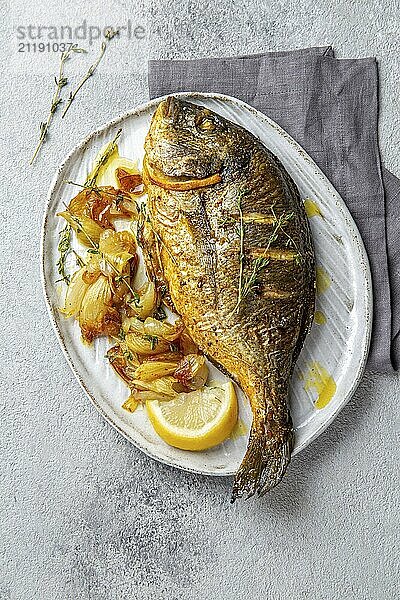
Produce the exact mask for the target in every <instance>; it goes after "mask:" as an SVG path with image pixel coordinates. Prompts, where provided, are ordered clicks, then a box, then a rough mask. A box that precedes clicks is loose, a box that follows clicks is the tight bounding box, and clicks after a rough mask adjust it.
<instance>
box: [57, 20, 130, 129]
mask: <svg viewBox="0 0 400 600" xmlns="http://www.w3.org/2000/svg"><path fill="white" fill-rule="evenodd" d="M116 35H119V31H118V30H114V29H112V28H110V29H107V31H106V33H105V35H104V37H105V40H104V41H103V42H102V44H101V48H100V54H99V56H98V58H97V60H96V61H95V62H94V63H93V64H92V65H91V66H90V67H89V69H88V71H87V72H86V73H85V75H84V76H83V78H82V79H81V81H80V82H79V83H78V85H77V87H76V88H75V90H74V91H73V92H71V93H70V95H69V98H68V102H67V105H66V107H65V109H64V112H63V114H62V115H61V118H62V119H63V118H64V117H65V115H66V114H67V112H68V111H69V109H70V108H71V104H72V103H73V101H74V100H75V98H76V96H77V95H78V94H79V92H80V90H81V89H82V87H83V86H84V85H85V83H86V82H87V80H88V79H90V77H92V75H93V74H94V72H95V71H96V69H97V67H98V66H99V64H100V62H101V60H102V58H103V56H104V54H105V51H106V50H107V46H108V44H109V42H110V41H111V40H112V39H113V38H114V37H115V36H116Z"/></svg>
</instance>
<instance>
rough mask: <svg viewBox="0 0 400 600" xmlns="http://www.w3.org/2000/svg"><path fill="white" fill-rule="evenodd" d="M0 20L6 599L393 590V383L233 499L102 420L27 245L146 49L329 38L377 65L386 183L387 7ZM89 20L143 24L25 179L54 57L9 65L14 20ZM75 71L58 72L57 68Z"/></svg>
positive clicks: (397, 134)
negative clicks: (264, 489) (67, 165)
mask: <svg viewBox="0 0 400 600" xmlns="http://www.w3.org/2000/svg"><path fill="white" fill-rule="evenodd" d="M1 17H2V19H1V21H2V25H1V26H2V30H3V31H2V41H3V45H2V51H1V52H2V61H1V62H2V65H3V67H4V70H5V73H6V76H5V77H3V86H2V97H1V100H2V108H1V119H2V127H1V129H0V136H1V150H2V154H3V159H2V165H3V169H2V174H1V178H2V182H1V183H2V188H1V189H2V201H1V202H2V203H1V219H0V227H1V240H2V252H1V253H0V262H1V286H0V295H1V311H0V320H1V323H0V331H1V335H2V342H1V349H0V357H1V373H2V392H1V394H0V428H1V435H0V445H1V457H2V458H1V461H2V465H1V492H2V493H1V497H2V501H1V507H0V531H1V533H0V538H1V565H0V599H1V600H9V599H12V600H14V599H15V600H16V599H18V600H19V599H21V600H31V599H34V598H35V599H36V598H37V599H40V600H80V599H85V600H86V599H94V600H125V599H126V600H128V599H129V600H130V599H136V598H138V599H139V598H140V599H141V600H150V599H151V600H162V599H170V600H179V599H186V600H191V599H196V600H197V599H198V600H203V599H204V600H205V599H214V598H215V599H218V600H219V599H221V600H230V599H233V598H241V599H247V598H248V599H250V598H251V599H252V600H254V599H258V598H259V599H261V598H262V599H268V600H292V599H293V600H298V599H300V598H304V599H308V598H310V599H312V600H337V599H338V598H349V599H356V600H369V599H373V600H392V599H395V598H397V597H398V594H399V590H398V559H399V555H398V549H397V550H396V547H398V534H399V529H398V500H399V497H398V484H399V482H398V475H397V473H398V467H397V463H398V456H399V452H398V431H399V423H398V413H399V408H398V407H399V397H400V382H399V378H398V377H397V376H383V375H376V374H373V373H367V374H366V375H365V377H364V379H363V381H362V383H361V385H360V387H359V389H358V391H357V393H356V394H355V396H354V398H353V400H352V401H351V402H350V403H349V405H348V406H347V407H346V408H345V410H343V412H342V413H341V414H340V416H339V417H338V418H337V420H336V422H335V423H334V424H333V425H332V426H331V427H330V428H329V430H328V431H327V432H326V433H325V434H324V435H322V436H321V437H320V438H319V439H318V440H317V441H316V442H314V443H313V444H312V445H311V446H310V447H309V448H308V449H306V450H305V451H304V452H303V453H302V454H301V456H299V457H296V458H295V460H294V461H293V464H292V466H291V469H290V472H289V473H288V475H287V477H286V478H285V481H284V482H283V483H282V484H281V485H280V486H279V487H278V488H277V489H276V490H275V491H274V492H273V493H272V494H271V495H270V496H268V497H267V498H264V499H262V500H254V501H247V502H238V503H236V504H235V505H234V506H231V505H230V504H229V490H230V485H231V481H230V480H228V479H213V478H206V477H200V476H194V475H189V474H185V473H182V472H179V471H176V470H174V469H172V468H169V467H165V466H163V465H160V464H158V463H156V462H153V461H152V460H150V459H148V458H147V457H145V456H144V455H142V454H141V453H140V452H139V451H138V450H136V449H135V448H134V447H132V446H131V445H129V444H128V443H127V442H126V441H125V440H124V439H122V438H121V437H120V436H119V435H118V434H117V433H116V432H115V431H114V430H113V429H112V428H111V427H110V426H109V425H107V424H106V423H105V422H104V421H103V420H102V419H101V417H100V416H99V415H98V414H97V413H96V411H95V409H94V408H93V407H92V406H91V405H90V403H89V401H88V400H87V398H86V397H85V396H84V394H83V392H82V391H81V389H80V388H79V386H78V384H77V382H76V381H75V379H74V378H73V376H72V374H71V372H70V370H69V368H68V366H67V364H66V362H65V360H64V358H63V355H62V353H61V350H60V349H59V347H58V345H57V341H56V338H55V335H54V334H53V332H52V329H51V326H50V322H49V320H48V317H47V314H46V309H45V305H44V301H43V298H42V291H41V284H40V275H39V260H38V253H39V250H38V249H39V239H40V225H41V219H42V212H43V207H44V202H45V194H46V190H47V188H48V186H49V183H50V180H51V177H52V175H53V172H54V170H55V167H56V165H57V164H58V162H59V161H60V159H61V158H62V157H63V156H64V155H65V154H66V152H67V151H68V150H69V149H70V148H71V147H72V146H73V145H74V144H75V143H76V142H78V141H79V140H80V139H81V138H82V137H84V136H85V135H86V134H87V133H89V132H90V131H91V130H92V129H94V128H95V127H97V126H99V125H101V124H102V123H103V122H105V121H107V120H108V119H110V118H111V117H113V116H114V115H116V114H118V113H120V112H123V111H125V110H126V109H129V108H130V107H132V106H133V105H134V104H136V103H138V102H141V101H143V100H145V99H146V95H147V90H146V58H147V54H148V53H149V54H150V55H151V56H152V57H153V58H154V57H161V56H169V57H192V56H205V55H224V54H232V53H236V52H238V53H248V52H259V51H264V50H268V49H269V50H274V49H285V48H295V47H304V46H307V45H317V44H318V45H325V44H329V43H331V44H333V46H334V47H335V49H336V50H337V53H338V55H339V56H342V57H344V56H367V55H368V56H369V55H375V56H377V57H378V58H379V60H380V69H381V96H382V98H381V147H382V152H383V156H384V159H385V162H386V165H387V166H388V167H389V168H391V169H392V170H393V171H394V172H395V173H396V174H397V175H400V158H399V152H398V148H399V144H400V128H399V115H400V110H399V108H400V105H399V102H400V100H399V98H400V96H399V94H398V81H399V75H400V73H399V58H398V57H399V52H400V37H399V35H398V29H399V25H400V19H399V9H398V2H397V1H396V0H393V1H391V2H390V1H389V0H386V1H373V0H367V1H361V0H355V1H353V2H352V3H350V2H345V1H344V0H331V1H327V0H324V1H323V2H311V1H310V0H306V1H303V2H301V3H298V2H293V1H290V2H285V1H283V0H278V1H277V2H275V3H270V2H261V1H259V0H251V1H249V2H248V3H246V4H243V3H241V2H238V1H236V0H234V1H233V2H232V1H231V2H229V3H228V2H215V3H214V2H207V1H203V2H200V1H199V0H193V1H187V0H185V1H183V2H179V3H174V2H171V1H166V0H158V1H157V2H154V3H153V4H151V3H150V2H149V1H148V0H141V3H135V4H133V3H128V2H126V1H123V0H118V1H117V2H114V3H113V5H112V7H111V5H110V6H108V5H107V4H106V3H104V2H99V1H98V0H93V1H92V2H91V3H85V4H83V3H82V2H77V1H76V0H71V1H70V2H69V3H59V2H56V1H55V0H50V1H49V2H47V3H45V2H44V1H43V0H38V1H36V2H35V3H33V2H32V3H29V5H28V6H27V4H26V2H22V0H15V1H14V2H13V3H12V4H11V2H10V4H9V5H8V6H6V5H4V4H3V5H2V9H1ZM85 17H86V18H87V20H88V22H91V23H92V24H94V25H97V24H98V25H103V26H104V25H107V24H121V23H122V24H123V23H124V22H126V21H127V19H128V18H131V19H132V20H133V21H136V22H140V23H142V24H144V25H145V27H146V32H147V36H146V40H145V41H143V40H142V41H140V42H135V41H132V40H131V41H128V40H121V41H120V42H119V43H118V44H115V47H114V50H113V51H112V52H111V51H110V53H109V54H107V56H106V57H105V59H104V63H103V64H102V68H101V75H100V71H99V76H96V77H93V78H92V80H91V81H90V83H89V84H88V86H87V87H86V88H85V91H84V92H83V93H82V96H81V99H80V101H78V102H77V103H76V104H75V106H74V107H73V109H71V112H70V115H69V117H70V118H69V119H68V121H67V122H66V123H62V124H60V122H59V121H58V120H57V122H56V123H55V125H54V128H53V129H52V132H51V137H50V138H49V140H48V143H47V145H46V147H45V148H44V151H43V152H42V154H41V156H40V159H39V160H38V162H37V164H36V165H35V167H33V168H30V167H28V166H27V161H28V158H29V155H30V153H31V152H32V149H33V148H34V145H35V142H36V139H37V133H38V131H37V127H38V124H39V122H40V121H41V120H42V119H43V116H44V115H45V114H46V110H47V107H48V100H49V97H50V93H51V89H52V77H51V76H50V75H51V74H52V73H54V71H55V67H56V64H57V58H56V56H55V55H54V54H52V53H47V54H45V53H43V54H39V53H33V52H32V53H31V54H30V55H29V56H22V55H21V53H18V52H17V42H18V40H17V39H16V29H15V28H16V27H17V26H18V25H24V24H25V25H26V24H28V23H41V24H43V25H48V24H51V23H54V24H68V23H71V24H73V25H79V24H80V23H81V22H82V19H84V18H85ZM82 43H85V44H86V42H82ZM95 46H96V44H95V43H94V44H93V48H94V47H95ZM79 60H81V59H79ZM85 60H86V59H84V58H82V61H85ZM82 64H87V63H84V62H82V63H81V62H79V61H78V60H77V61H76V63H75V62H74V63H72V62H71V65H70V66H69V71H68V72H69V73H71V76H74V75H75V74H76V73H77V72H80V71H82Z"/></svg>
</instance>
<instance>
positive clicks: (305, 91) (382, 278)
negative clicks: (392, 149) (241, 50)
mask: <svg viewBox="0 0 400 600" xmlns="http://www.w3.org/2000/svg"><path fill="white" fill-rule="evenodd" d="M180 91H200V92H219V93H224V94H228V95H230V96H235V97H236V98H239V99H241V100H244V101H245V102H247V103H248V104H250V105H252V106H254V107H255V108H257V109H258V110H260V111H261V112H263V113H265V114H266V115H268V116H269V117H270V118H272V119H273V120H274V121H276V122H277V123H279V125H281V127H283V128H284V129H285V130H286V131H287V132H288V133H289V134H290V135H291V136H293V137H294V139H295V140H297V141H298V142H299V143H300V144H301V145H302V146H303V147H304V148H305V150H306V151H307V152H308V153H309V154H310V156H312V158H313V159H314V160H315V162H316V163H317V164H318V166H319V167H320V168H321V169H322V171H323V172H324V173H325V174H326V175H327V177H328V178H329V179H330V180H331V182H332V183H333V185H334V186H335V187H336V189H337V190H338V192H339V193H340V195H341V196H342V198H343V199H344V201H345V202H346V204H347V206H348V208H349V210H350V212H351V214H352V215H353V218H354V220H355V222H356V223H357V226H358V228H359V230H360V233H361V235H362V238H363V240H364V243H365V246H366V249H367V252H368V256H369V260H370V265H371V271H372V278H373V291H374V319H373V331H372V340H371V349H370V354H369V359H368V365H367V366H368V368H369V369H372V370H376V371H382V372H393V370H397V369H398V365H399V362H400V335H399V331H400V248H399V249H398V248H397V238H398V234H399V232H400V215H399V211H398V202H399V195H400V181H399V180H398V179H397V178H396V177H395V176H394V175H392V174H391V173H389V172H388V171H386V170H385V169H382V168H381V163H380V155H379V146H378V70H377V62H376V60H375V58H362V59H345V60H343V59H340V60H338V59H336V58H335V57H334V55H333V50H332V48H331V47H325V48H307V49H304V50H294V51H288V52H269V53H266V54H257V55H252V56H242V57H234V58H206V59H196V60H151V61H149V92H150V97H151V98H156V97H158V96H163V95H165V94H170V93H174V92H180Z"/></svg>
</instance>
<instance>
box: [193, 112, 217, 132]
mask: <svg viewBox="0 0 400 600" xmlns="http://www.w3.org/2000/svg"><path fill="white" fill-rule="evenodd" d="M196 128H197V129H198V131H201V132H202V133H211V132H212V131H215V129H216V128H217V123H216V122H215V119H213V117H212V116H211V115H209V114H202V115H200V116H199V118H198V119H197V120H196Z"/></svg>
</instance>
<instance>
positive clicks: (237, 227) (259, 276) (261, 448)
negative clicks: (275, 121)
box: [144, 97, 315, 500]
mask: <svg viewBox="0 0 400 600" xmlns="http://www.w3.org/2000/svg"><path fill="white" fill-rule="evenodd" d="M145 152H146V154H145V160H144V181H145V185H146V187H147V191H148V213H149V217H150V221H151V227H152V229H153V231H154V240H155V243H156V246H157V251H155V250H154V247H153V248H147V249H146V248H145V249H144V250H145V252H144V254H145V257H147V265H148V268H149V269H150V271H152V272H153V273H154V275H155V276H156V277H158V278H159V279H163V280H164V281H165V283H166V285H167V287H168V291H169V295H170V298H171V300H172V303H173V305H174V306H175V308H176V311H177V312H178V313H179V314H180V315H181V317H182V319H183V321H184V323H185V325H186V327H187V328H188V330H189V332H190V334H191V336H192V337H193V339H194V341H195V343H196V344H197V345H198V346H199V348H201V349H202V350H203V352H204V353H205V354H206V355H207V356H208V357H209V358H210V360H211V361H213V362H214V363H215V364H216V365H218V366H220V367H221V369H222V370H223V371H224V372H226V373H227V374H229V375H230V376H231V377H232V378H233V379H234V380H235V381H236V382H237V383H238V384H239V385H240V387H241V388H242V390H243V392H244V393H245V394H246V396H247V397H248V399H249V401H250V403H251V407H252V412H253V423H252V427H251V432H250V437H249V442H248V447H247V451H246V454H245V456H244V459H243V461H242V464H241V466H240V468H239V470H238V472H237V474H236V476H235V481H234V486H233V493H232V500H234V499H235V498H236V497H238V496H242V495H243V494H247V495H248V496H251V495H253V494H254V493H255V492H256V491H257V492H259V493H264V492H266V491H268V490H270V489H271V488H273V487H274V486H275V485H276V484H277V483H279V481H280V479H281V478H282V476H283V474H284V473H285V470H286V468H287V465H288V463H289V462H290V455H291V451H292V448H293V427H292V421H291V418H290V412H289V407H288V390H289V384H290V379H291V376H292V372H293V367H294V364H295V362H296V360H297V357H298V355H299V353H300V350H301V348H302V346H303V342H304V339H305V337H306V335H307V333H308V331H309V329H310V327H311V324H312V320H313V315H314V301H315V264H314V251H313V246H312V241H311V234H310V229H309V224H308V220H307V217H306V214H305V211H304V208H303V205H302V202H301V200H300V196H299V192H298V190H297V187H296V185H295V184H294V182H293V180H292V179H291V177H290V176H289V175H288V173H287V172H286V170H285V169H284V167H283V166H282V164H281V163H280V162H279V160H278V159H277V158H276V157H275V156H274V155H273V154H272V153H271V152H270V151H269V150H267V148H265V146H264V145H263V144H262V143H261V142H260V141H259V140H257V139H256V138H255V137H254V136H253V135H252V134H251V133H249V132H248V131H246V130H245V129H243V128H241V127H239V126H238V125H236V124H233V123H231V122H230V121H228V120H226V119H224V118H223V117H221V116H220V115H218V114H216V113H213V112H212V111H210V110H208V109H206V108H204V107H202V106H198V105H195V104H191V103H189V102H185V101H182V100H180V99H178V98H174V97H169V98H167V99H166V100H164V101H162V102H161V103H160V105H159V106H158V108H157V110H156V112H155V114H154V116H153V119H152V122H151V126H150V130H149V132H148V135H147V138H146V142H145ZM156 256H157V257H158V259H159V261H158V263H157V265H155V257H156ZM160 273H161V274H162V275H161V276H160ZM240 290H241V297H240V293H239V292H240Z"/></svg>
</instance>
